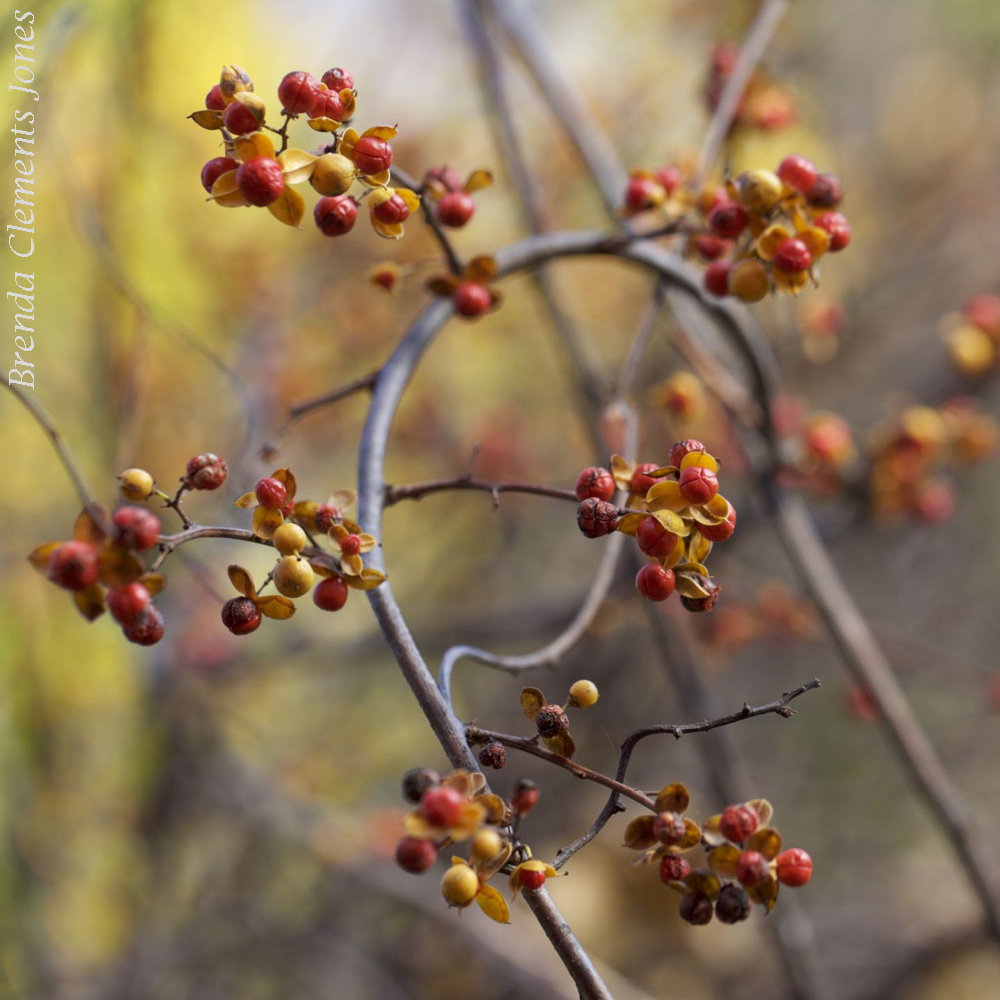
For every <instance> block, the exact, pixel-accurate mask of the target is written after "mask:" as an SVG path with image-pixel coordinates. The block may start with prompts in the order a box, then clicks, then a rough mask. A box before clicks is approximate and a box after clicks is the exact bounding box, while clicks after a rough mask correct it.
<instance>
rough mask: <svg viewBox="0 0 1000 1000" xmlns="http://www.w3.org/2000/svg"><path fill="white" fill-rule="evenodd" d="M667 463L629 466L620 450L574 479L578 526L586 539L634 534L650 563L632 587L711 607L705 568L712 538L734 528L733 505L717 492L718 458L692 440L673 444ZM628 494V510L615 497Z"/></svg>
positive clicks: (715, 590) (714, 596)
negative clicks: (608, 463) (601, 465)
mask: <svg viewBox="0 0 1000 1000" xmlns="http://www.w3.org/2000/svg"><path fill="white" fill-rule="evenodd" d="M670 462H671V464H670V465H667V466H661V465H658V464H657V463H656V462H643V463H640V464H639V465H631V464H630V463H628V462H626V461H625V460H624V459H623V458H621V457H620V456H618V455H615V456H613V457H612V460H611V469H610V470H609V469H605V468H599V467H596V466H592V467H590V468H587V469H584V470H583V471H582V472H581V473H580V475H579V477H578V478H577V482H576V495H577V497H578V498H579V499H580V501H581V503H580V506H579V507H578V508H577V524H578V525H579V528H580V530H581V531H582V532H583V534H584V535H586V536H587V537H588V538H599V537H601V536H602V535H608V534H610V533H611V532H612V531H621V532H623V533H624V534H627V535H631V536H632V537H634V538H635V540H636V542H637V544H638V546H639V549H640V550H641V551H642V553H643V555H645V556H647V557H648V559H649V564H648V565H646V566H643V567H642V569H640V570H639V572H638V574H637V575H636V579H635V586H636V590H638V592H639V593H640V594H642V596H643V597H645V598H647V599H648V600H651V601H665V600H667V598H669V597H670V595H671V594H673V592H674V590H675V589H676V590H678V591H679V593H680V595H681V603H682V604H683V605H684V607H685V608H686V609H687V610H688V611H695V612H700V611H711V610H712V608H713V607H714V606H715V603H716V601H717V600H718V598H719V593H720V587H719V584H718V583H716V582H715V580H713V579H712V576H711V574H710V573H709V571H708V569H706V567H705V560H706V559H707V558H708V555H709V553H710V552H711V551H712V545H713V544H714V543H715V542H724V541H726V540H728V539H729V538H731V537H732V534H733V532H734V531H735V530H736V508H735V507H734V506H733V505H732V504H731V503H730V502H729V501H728V500H726V498H725V497H724V496H722V495H721V494H720V493H719V479H718V471H719V463H718V460H717V459H716V458H714V457H713V456H712V455H710V454H709V453H708V452H707V451H706V450H705V446H704V445H703V444H702V443H701V442H700V441H696V440H694V439H692V438H688V439H685V440H683V441H678V442H677V443H676V444H674V445H673V447H672V448H671V449H670ZM616 489H617V490H621V491H622V492H624V493H627V494H628V499H627V501H626V508H625V510H620V509H619V508H618V507H617V506H616V505H615V504H614V503H613V502H612V498H613V497H614V495H615V492H616Z"/></svg>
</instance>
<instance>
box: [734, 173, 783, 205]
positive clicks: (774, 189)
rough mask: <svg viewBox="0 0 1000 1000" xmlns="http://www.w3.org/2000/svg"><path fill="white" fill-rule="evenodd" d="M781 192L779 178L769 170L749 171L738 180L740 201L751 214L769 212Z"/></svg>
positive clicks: (781, 185)
mask: <svg viewBox="0 0 1000 1000" xmlns="http://www.w3.org/2000/svg"><path fill="white" fill-rule="evenodd" d="M783 191H784V185H783V184H782V183H781V178H779V177H778V175H777V174H773V173H771V171H770V170H751V171H749V173H746V174H744V175H743V176H742V177H741V178H740V201H741V202H742V203H743V207H744V208H748V209H750V211H751V212H770V211H771V209H772V208H774V206H775V205H777V204H778V202H779V201H781V195H782V193H783Z"/></svg>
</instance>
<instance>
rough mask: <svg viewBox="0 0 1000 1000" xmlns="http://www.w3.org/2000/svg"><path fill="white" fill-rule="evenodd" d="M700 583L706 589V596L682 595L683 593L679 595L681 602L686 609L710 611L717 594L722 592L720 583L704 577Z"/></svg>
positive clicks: (714, 603) (697, 611) (696, 611)
mask: <svg viewBox="0 0 1000 1000" xmlns="http://www.w3.org/2000/svg"><path fill="white" fill-rule="evenodd" d="M701 585H702V587H703V588H704V589H705V590H707V591H708V596H707V597H684V596H683V594H682V595H681V604H682V605H683V606H684V608H685V609H686V610H688V611H693V612H695V613H701V612H703V611H711V610H712V608H714V607H715V605H716V602H717V601H718V600H719V594H721V593H722V586H721V584H718V583H716V582H715V581H714V580H709V579H707V578H704V579H702V580H701Z"/></svg>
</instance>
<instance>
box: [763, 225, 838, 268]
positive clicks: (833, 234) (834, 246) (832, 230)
mask: <svg viewBox="0 0 1000 1000" xmlns="http://www.w3.org/2000/svg"><path fill="white" fill-rule="evenodd" d="M814 221H815V222H816V225H817V226H819V228H820V229H822V230H824V231H826V232H828V233H829V234H830V253H836V252H837V251H838V250H843V249H844V247H846V246H847V244H848V243H850V242H851V224H850V223H849V222H848V221H847V216H846V215H843V214H841V213H840V212H823V213H822V215H817V216H816V219H815V220H814ZM779 249H780V248H779ZM775 263H777V261H775Z"/></svg>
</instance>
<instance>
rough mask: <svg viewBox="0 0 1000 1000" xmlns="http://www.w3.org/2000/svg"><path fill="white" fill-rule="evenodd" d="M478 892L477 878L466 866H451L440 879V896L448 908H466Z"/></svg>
mask: <svg viewBox="0 0 1000 1000" xmlns="http://www.w3.org/2000/svg"><path fill="white" fill-rule="evenodd" d="M478 892H479V878H478V876H477V875H476V873H475V872H474V871H473V870H472V869H471V868H470V867H469V866H468V865H464V864H463V865H452V866H451V868H449V869H448V870H447V871H446V872H445V873H444V876H443V877H442V879H441V895H442V896H444V898H445V902H446V903H447V904H448V905H449V906H468V905H469V903H471V902H472V901H473V900H474V899H475V898H476V894H477V893H478Z"/></svg>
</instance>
